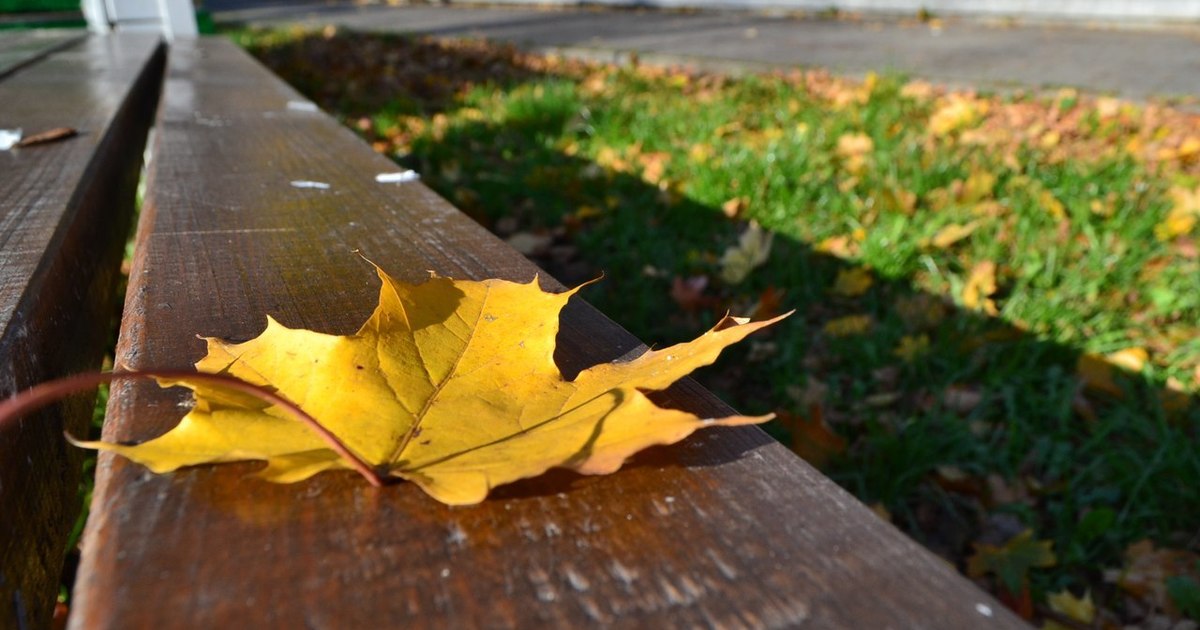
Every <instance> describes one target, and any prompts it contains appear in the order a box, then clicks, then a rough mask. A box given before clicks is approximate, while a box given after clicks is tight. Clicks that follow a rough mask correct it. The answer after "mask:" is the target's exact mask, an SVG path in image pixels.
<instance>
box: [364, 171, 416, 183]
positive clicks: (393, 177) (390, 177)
mask: <svg viewBox="0 0 1200 630" xmlns="http://www.w3.org/2000/svg"><path fill="white" fill-rule="evenodd" d="M418 179H421V176H420V174H418V173H417V172H416V171H414V170H411V169H409V170H407V171H400V172H398V173H380V174H378V175H376V176H375V181H377V182H379V183H380V184H404V183H407V182H415V181H417V180H418Z"/></svg>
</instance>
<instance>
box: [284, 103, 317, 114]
mask: <svg viewBox="0 0 1200 630" xmlns="http://www.w3.org/2000/svg"><path fill="white" fill-rule="evenodd" d="M287 108H288V110H290V111H293V112H316V111H320V110H318V109H317V104H316V103H314V102H312V101H288V104H287Z"/></svg>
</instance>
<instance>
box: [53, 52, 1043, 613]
mask: <svg viewBox="0 0 1200 630" xmlns="http://www.w3.org/2000/svg"><path fill="white" fill-rule="evenodd" d="M168 66H169V69H168V80H167V84H166V91H165V93H164V100H163V109H162V111H161V112H160V126H159V132H158V136H157V141H158V143H157V146H156V153H155V155H156V157H155V158H154V161H153V163H152V167H151V181H150V186H149V193H148V201H147V204H146V207H145V209H144V210H143V214H142V219H141V224H140V226H139V236H138V239H139V240H138V243H139V245H138V249H137V254H136V256H135V261H134V269H133V273H132V276H131V285H130V289H129V293H128V296H129V299H128V302H127V305H126V315H125V320H124V322H123V326H122V334H121V340H120V342H119V345H118V355H119V357H120V360H122V361H124V362H125V363H127V364H128V365H129V366H131V367H143V368H146V367H175V368H180V367H185V368H186V367H188V366H190V364H191V363H192V362H193V361H195V360H196V359H198V358H199V357H200V356H201V355H202V354H203V346H202V343H201V342H200V341H199V340H197V339H196V337H195V335H196V334H202V335H213V336H220V337H225V338H232V339H246V338H250V337H252V336H254V335H257V334H258V333H259V332H260V331H261V330H262V328H263V326H264V324H265V316H266V315H267V314H271V315H272V316H274V317H276V318H278V319H279V320H280V321H281V322H282V323H284V324H286V325H289V326H305V327H310V328H314V329H317V330H321V331H327V332H338V333H347V332H351V331H353V330H354V329H355V328H357V326H358V325H359V324H360V323H361V322H362V321H363V319H365V317H366V316H367V315H368V314H369V313H370V311H371V309H372V307H373V306H374V301H375V298H376V295H377V281H376V280H375V278H374V274H373V272H372V270H371V269H370V268H369V266H367V265H366V264H365V263H364V262H363V261H361V260H360V259H359V258H358V257H357V256H355V255H353V254H352V253H351V251H352V250H355V249H358V250H361V251H362V252H363V253H364V254H365V255H366V256H368V257H370V258H371V259H373V260H375V261H376V262H378V263H380V264H381V265H382V266H383V267H384V268H385V269H386V270H388V271H389V273H392V274H393V275H396V276H397V277H400V278H402V279H406V280H409V281H417V280H419V279H421V278H423V277H425V276H426V270H429V269H432V270H436V271H437V272H439V273H440V274H443V275H449V276H452V277H465V278H484V277H504V278H508V279H513V280H528V279H529V278H531V277H532V276H533V275H534V273H536V271H537V270H536V268H534V267H533V266H532V265H531V264H530V263H528V262H527V261H526V260H525V259H524V258H523V257H521V256H520V255H519V254H517V253H516V252H515V251H513V250H512V249H511V248H509V247H508V246H506V245H505V244H503V243H502V242H501V241H499V240H498V239H496V238H495V237H493V236H492V235H490V234H488V233H487V232H486V231H485V230H484V229H483V228H481V227H479V226H478V225H477V224H475V223H474V222H472V221H471V220H470V219H468V218H466V217H465V215H463V214H461V213H459V212H458V211H457V210H455V209H454V208H453V207H451V206H450V205H449V204H447V203H446V202H445V201H443V200H442V199H440V198H439V197H437V196H436V195H434V194H433V193H432V192H430V191H429V190H428V189H427V188H426V187H424V186H423V185H421V184H404V185H398V186H397V185H382V184H377V183H376V182H375V181H374V176H375V175H376V174H377V173H380V172H386V171H392V170H395V168H396V167H395V166H394V165H393V164H392V163H390V162H389V161H388V160H386V159H384V158H383V157H381V156H378V155H376V154H375V153H373V152H372V151H371V150H370V149H369V148H368V147H367V146H366V145H365V144H364V143H362V142H361V141H360V140H358V139H357V138H355V137H354V136H353V134H352V133H351V132H350V131H348V130H346V129H344V128H342V127H341V126H339V125H337V124H336V123H335V122H334V121H333V120H332V119H330V118H328V117H327V116H324V115H322V114H316V113H310V112H304V111H302V109H301V108H291V109H289V107H288V102H289V101H303V100H304V99H303V98H302V97H301V96H299V95H298V94H296V93H295V92H293V91H292V90H291V89H290V88H288V87H286V86H284V85H283V84H282V83H280V82H279V81H278V80H277V79H274V78H273V77H271V75H270V74H269V73H268V72H267V71H266V70H265V69H263V68H262V67H260V66H258V65H257V64H256V63H254V62H253V61H251V60H250V59H249V58H248V57H247V56H246V55H245V54H244V53H242V52H241V51H239V50H237V49H235V48H234V47H233V45H232V44H230V43H228V42H224V41H220V40H200V41H198V42H196V43H194V44H193V43H184V42H180V43H178V44H176V45H175V46H174V47H173V49H172V51H171V53H170V61H169V64H168ZM293 180H311V181H319V182H325V183H328V184H330V186H331V187H330V189H328V190H317V189H311V188H310V189H300V188H295V187H292V186H290V185H289V182H291V181H293ZM543 277H544V276H543ZM621 281H622V280H621V279H618V278H609V279H606V280H605V282H621ZM546 284H552V282H547V283H546ZM638 346H639V344H638V342H637V341H636V340H635V339H633V338H632V337H631V336H630V335H629V334H628V333H627V332H625V331H623V330H622V329H620V328H619V327H618V326H616V325H615V324H613V323H612V322H611V321H609V320H608V319H606V318H605V317H604V316H603V315H601V314H599V313H598V312H597V311H595V310H594V309H593V308H591V307H590V306H588V305H586V304H583V303H578V304H573V305H571V306H570V307H568V309H567V311H566V313H565V315H564V318H563V332H562V334H561V336H560V350H559V352H558V353H557V355H556V358H557V359H558V361H559V362H560V364H561V365H563V366H564V368H565V370H566V371H568V372H570V371H576V370H578V369H579V368H581V367H584V366H587V365H591V364H595V363H597V362H600V361H605V360H610V359H612V358H614V357H616V356H620V355H623V354H625V353H627V352H628V351H630V350H632V349H635V348H637V347H638ZM668 397H669V398H671V399H672V400H673V401H674V402H676V403H677V404H679V405H680V406H684V407H686V408H689V409H690V410H693V411H696V412H700V413H707V414H724V413H727V412H728V408H727V407H726V406H725V405H724V404H723V403H721V402H720V401H718V400H716V399H715V398H714V397H713V396H712V395H711V394H709V393H708V392H706V391H704V390H703V389H701V388H699V387H698V386H696V385H695V384H694V383H691V382H686V383H684V384H682V385H681V386H679V387H677V388H675V389H673V390H672V391H671V392H670V393H669V395H668ZM186 399H187V395H186V392H183V391H181V390H161V389H159V388H157V387H156V386H154V385H152V384H142V383H137V384H133V383H131V384H123V385H118V386H115V387H114V389H113V394H112V399H111V402H110V408H109V416H110V417H109V421H108V424H107V425H106V428H105V436H106V438H107V439H109V440H143V439H148V438H150V437H153V436H155V435H157V434H160V433H162V432H163V431H165V430H167V429H168V428H170V427H171V426H172V425H173V424H175V423H176V422H177V421H178V419H179V418H180V416H181V415H182V413H183V411H182V409H181V408H180V404H181V403H183V402H184V401H185V400H186ZM256 468H258V466H257V465H253V464H238V465H225V466H208V467H197V468H192V469H185V470H182V471H179V472H176V473H174V474H170V475H164V476H158V475H153V474H151V473H149V472H148V471H146V470H145V469H143V468H141V467H140V466H138V465H136V464H132V463H130V462H128V461H125V460H123V459H121V458H117V457H110V456H106V455H102V456H101V459H100V464H99V466H98V474H97V487H96V494H95V499H94V503H93V512H92V521H91V522H90V523H89V530H88V533H87V537H86V539H85V545H84V558H83V565H82V567H81V569H80V580H79V582H78V586H77V587H76V591H75V607H74V610H73V618H72V626H73V627H75V628H120V627H159V626H170V627H181V626H190V627H225V626H243V625H247V623H249V624H251V625H268V624H269V625H271V626H278V627H429V628H444V627H464V626H486V627H519V626H533V625H537V626H548V627H573V626H579V625H606V624H613V625H620V626H645V627H660V626H662V627H665V626H671V627H679V626H683V627H687V626H712V627H721V628H735V627H782V626H792V625H799V624H800V623H801V622H808V623H812V624H814V626H815V627H854V628H863V627H917V626H922V627H944V628H963V627H973V628H982V627H1021V626H1022V624H1021V622H1020V621H1019V620H1018V619H1016V618H1015V617H1014V616H1012V615H1011V614H1010V613H1008V612H1007V611H1006V610H1004V609H1003V608H1002V607H1001V606H1000V605H999V604H997V603H996V602H995V601H993V600H992V599H990V598H989V597H988V596H987V595H986V594H984V593H982V592H981V591H979V590H978V589H976V588H975V587H974V585H972V584H970V583H969V582H967V581H966V580H964V579H963V578H961V577H960V576H958V575H957V574H956V573H955V572H954V571H953V569H952V568H950V567H949V566H948V565H946V564H945V563H943V562H942V561H941V560H939V559H937V558H935V557H934V556H932V555H931V554H929V553H927V552H926V551H924V550H923V549H921V548H920V547H919V546H917V545H916V544H915V543H913V542H911V541H909V540H908V539H907V538H905V537H904V536H903V535H901V534H900V532H898V531H897V530H895V529H894V528H893V527H891V526H890V525H887V524H885V523H884V522H882V521H880V520H879V519H877V518H876V517H875V516H874V515H873V514H872V513H871V512H870V511H869V510H867V509H866V508H865V507H864V506H862V505H861V504H860V503H858V502H857V501H856V500H854V499H853V498H852V497H850V496H849V495H848V494H846V493H845V492H844V491H842V490H841V489H839V488H837V487H836V486H835V485H834V484H833V483H832V482H830V481H829V480H827V479H825V478H824V477H822V476H821V475H820V474H819V473H817V472H816V471H814V470H813V469H812V468H811V467H809V466H808V465H806V464H804V463H803V462H802V461H801V460H799V459H798V458H796V457H795V456H794V455H793V454H791V453H790V452H788V451H787V450H786V449H785V448H783V447H782V446H780V445H779V444H777V443H775V442H773V441H772V440H771V439H769V438H768V437H767V436H766V435H765V434H764V433H763V432H762V431H760V430H759V429H757V428H753V427H752V428H740V429H727V430H719V431H711V432H708V433H707V434H703V435H699V436H695V437H694V438H693V439H690V440H688V441H686V442H684V443H683V444H680V445H676V446H674V447H669V448H658V449H652V450H651V451H648V452H647V453H644V454H642V455H640V456H638V457H637V458H636V459H635V461H634V462H633V463H632V464H631V465H629V466H628V467H627V468H625V469H623V470H622V471H620V472H619V473H617V474H615V475H611V476H607V477H588V478H585V477H579V476H577V475H573V474H569V473H565V472H564V473H554V474H551V475H547V476H545V477H542V478H539V479H534V480H529V481H525V482H521V483H518V484H514V485H513V486H508V487H504V488H501V489H499V490H498V491H496V492H494V493H493V497H492V498H489V499H488V500H487V501H485V502H484V503H483V504H481V505H479V506H474V507H470V508H449V507H446V506H442V505H440V504H438V503H436V502H434V501H432V500H431V499H429V498H428V497H426V496H425V495H424V494H423V493H421V492H420V491H419V490H418V489H417V488H416V487H415V486H414V485H412V484H397V485H394V486H390V487H387V488H384V489H381V490H380V489H374V488H371V487H369V486H367V485H366V484H365V483H363V482H362V480H361V479H360V478H358V477H357V476H355V475H353V474H340V473H332V474H322V475H318V476H317V477H315V478H313V479H310V480H308V481H306V482H303V483H298V484H293V485H274V484H270V483H266V482H263V481H259V480H257V479H253V478H249V477H247V475H248V473H250V472H252V471H253V470H255V469H256ZM981 611H984V612H981Z"/></svg>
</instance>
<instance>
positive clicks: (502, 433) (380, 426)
mask: <svg viewBox="0 0 1200 630" xmlns="http://www.w3.org/2000/svg"><path fill="white" fill-rule="evenodd" d="M377 271H378V274H379V278H380V280H381V282H382V286H381V289H380V295H379V305H378V306H377V307H376V309H375V312H374V313H373V314H372V315H371V317H370V318H369V319H368V320H367V322H366V323H365V324H363V326H362V328H360V329H359V330H358V332H356V333H355V334H353V335H348V336H339V335H329V334H323V333H318V332H313V331H309V330H302V329H292V328H288V327H286V326H284V325H282V324H280V323H278V322H276V321H275V320H273V319H270V318H268V320H267V327H266V330H265V331H264V332H263V333H262V334H261V335H259V336H258V337H256V338H254V339H251V340H250V341H246V342H244V343H229V342H226V341H222V340H219V339H213V338H209V339H207V343H208V354H207V355H206V356H205V357H204V358H202V359H201V360H200V361H199V362H198V363H197V364H196V368H197V370H198V371H199V372H202V373H221V374H227V375H229V376H232V377H235V378H238V379H241V380H243V381H247V382H249V383H252V384H255V385H258V386H261V387H264V388H269V389H271V390H272V391H274V392H276V393H278V394H279V395H281V396H283V397H284V398H285V399H287V400H290V401H293V402H295V403H296V404H297V405H299V406H300V407H301V408H302V409H303V410H304V411H305V412H307V413H308V414H309V415H311V416H312V417H313V418H315V419H316V420H317V421H318V422H319V423H320V424H321V425H322V426H323V427H324V428H325V429H327V430H328V431H329V432H331V433H332V434H334V435H335V436H337V437H338V438H339V439H340V440H341V441H342V442H343V443H344V445H345V446H346V447H347V448H348V449H349V450H350V451H351V452H352V453H353V454H355V455H356V456H358V457H359V458H361V459H362V460H363V461H364V462H365V463H366V464H368V465H369V466H370V467H371V468H373V469H374V470H376V471H378V472H379V473H380V474H382V475H385V476H388V477H396V478H402V479H406V480H409V481H412V482H414V483H416V484H417V485H418V486H420V487H421V489H422V490H424V491H425V492H426V493H428V494H429V495H431V496H432V497H434V498H435V499H437V500H439V501H441V502H443V503H447V504H452V505H466V504H473V503H478V502H480V501H482V500H483V499H484V498H485V497H486V496H487V493H488V491H489V490H490V489H491V488H493V487H495V486H497V485H500V484H505V483H509V482H512V481H516V480H518V479H523V478H526V477H532V476H536V475H539V474H541V473H543V472H545V471H546V470H548V469H550V468H553V467H562V468H569V469H573V470H576V471H578V472H581V473H585V474H606V473H611V472H614V471H616V470H617V469H618V468H619V467H620V466H621V464H622V463H623V462H624V461H625V459H626V458H628V457H629V456H631V455H632V454H633V453H636V452H637V451H640V450H642V449H644V448H646V447H648V446H651V445H655V444H671V443H674V442H678V441H679V440H681V439H683V438H685V437H687V436H688V435H689V434H691V433H692V432H693V431H695V430H697V429H700V428H703V427H710V426H717V425H741V424H750V423H758V422H764V421H766V420H768V419H770V417H771V416H758V417H753V416H729V417H726V418H709V419H704V418H699V417H697V416H695V415H693V414H690V413H687V412H684V411H678V410H674V409H664V408H660V407H658V406H656V405H655V404H654V403H652V402H651V401H650V399H649V398H647V397H646V395H645V394H644V393H643V391H647V390H661V389H664V388H666V387H667V386H669V385H670V384H671V383H673V382H675V381H676V380H678V379H680V378H682V377H683V376H684V375H686V374H688V373H689V372H691V371H692V370H694V369H696V368H698V367H700V366H703V365H707V364H709V363H711V362H712V361H713V360H715V359H716V357H717V355H718V354H719V353H720V351H721V350H722V349H723V348H725V347H726V346H728V345H729V344H731V343H734V342H736V341H739V340H741V339H743V338H744V337H746V335H748V334H750V333H751V332H754V331H755V330H758V329H761V328H762V327H763V326H766V325H768V324H769V323H770V322H774V321H778V319H780V318H776V319H774V320H770V322H758V323H747V320H744V319H737V318H728V317H727V318H726V319H725V320H723V321H722V322H721V323H719V324H718V325H717V326H716V327H715V328H713V329H712V330H710V331H709V332H707V333H705V334H704V335H702V336H701V337H699V338H697V339H696V340H694V341H692V342H689V343H684V344H679V345H676V346H671V347H668V348H665V349H663V350H651V351H647V352H645V353H644V354H642V355H641V356H639V357H638V358H636V359H633V360H631V361H628V362H621V363H604V364H600V365H597V366H595V367H592V368H589V369H587V370H584V371H582V372H580V373H579V375H578V376H577V377H576V378H575V379H574V380H572V381H568V380H565V379H564V378H563V377H562V374H561V373H560V372H559V370H558V367H557V366H556V365H555V364H554V360H553V354H554V347H555V336H556V335H557V333H558V314H559V311H560V310H561V309H562V308H563V307H564V306H565V305H566V303H567V300H568V299H569V298H570V297H571V296H572V295H574V294H575V291H577V290H578V289H576V290H573V291H568V292H565V293H558V294H554V293H548V292H545V291H543V290H542V289H541V288H540V287H539V286H538V281H537V278H534V279H533V280H532V281H531V282H529V283H525V284H521V283H516V282H509V281H505V280H483V281H463V280H452V279H449V278H441V277H432V278H430V279H429V280H428V281H427V282H425V283H423V284H418V285H411V284H407V283H404V282H400V281H397V280H394V279H393V278H391V277H390V276H388V275H387V274H386V273H384V272H383V271H382V270H379V269H377ZM782 317H786V315H784V316H782ZM171 384H176V385H183V386H185V387H188V388H191V389H192V390H193V391H194V395H195V405H194V407H193V408H192V410H191V411H190V412H189V413H188V414H187V415H186V416H185V417H184V418H183V420H181V421H180V423H179V425H178V426H176V427H175V428H174V429H172V430H171V431H169V432H168V433H166V434H164V435H162V436H161V437H158V438H155V439H153V440H150V441H147V442H144V443H142V444H137V445H122V444H109V443H103V442H86V443H83V445H84V446H88V447H92V448H99V449H103V450H108V451H114V452H116V453H119V454H121V455H124V456H125V457H128V458H129V459H132V460H134V461H137V462H139V463H141V464H143V465H145V466H146V467H148V468H150V469H151V470H153V471H155V472H160V473H161V472H168V471H172V470H175V469H178V468H180V467H183V466H191V465H196V464H205V463H215V462H229V461H241V460H266V461H267V463H268V465H267V467H266V468H265V469H263V470H262V471H261V472H260V473H259V475H260V476H262V477H265V478H266V479H268V480H271V481H277V482H285V483H286V482H295V481H300V480H302V479H305V478H308V477H310V476H312V475H314V474H316V473H318V472H321V471H324V470H330V469H346V468H350V467H351V464H350V463H349V462H348V461H347V460H346V459H344V458H342V457H341V456H339V455H338V454H337V453H336V452H335V451H334V450H332V449H331V448H330V446H329V445H328V444H327V442H326V441H323V440H322V439H321V438H320V437H319V436H318V435H317V434H316V433H315V432H314V431H312V430H311V429H310V428H309V427H307V426H306V425H304V424H301V423H300V422H297V421H296V420H295V419H294V418H293V417H292V416H291V415H289V414H288V413H287V412H285V411H284V410H281V409H280V408H279V407H278V406H274V405H269V404H267V403H264V402H262V401H260V400H257V399H253V398H251V397H249V396H247V395H245V394H232V393H230V391H228V390H226V389H224V388H219V387H214V386H213V384H212V381H211V380H207V381H205V380H203V379H196V380H191V381H189V380H188V379H187V378H183V379H179V380H178V381H177V382H174V383H171Z"/></svg>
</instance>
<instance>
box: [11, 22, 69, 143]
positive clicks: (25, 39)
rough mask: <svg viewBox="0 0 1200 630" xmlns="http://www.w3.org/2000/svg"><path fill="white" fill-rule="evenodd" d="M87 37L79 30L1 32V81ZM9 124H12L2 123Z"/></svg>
mask: <svg viewBox="0 0 1200 630" xmlns="http://www.w3.org/2000/svg"><path fill="white" fill-rule="evenodd" d="M85 37H87V33H85V32H84V31H82V30H78V29H45V30H42V29H35V30H28V31H0V79H3V78H4V77H6V76H8V75H10V74H12V73H14V72H16V71H17V70H19V69H20V68H22V67H24V66H26V65H28V64H31V63H34V62H35V61H37V60H38V59H41V58H42V57H45V56H46V55H49V54H51V53H53V52H54V51H56V50H61V49H63V48H66V47H68V46H71V45H73V44H75V43H77V42H79V41H80V40H82V39H83V38H85ZM7 124H11V123H9V122H7V121H0V125H7Z"/></svg>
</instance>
